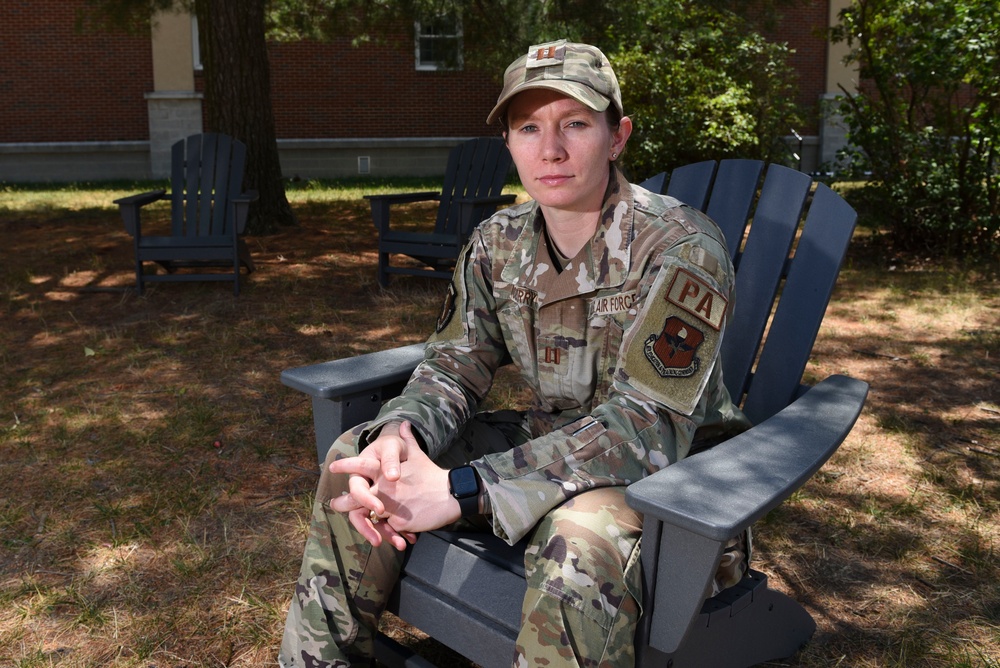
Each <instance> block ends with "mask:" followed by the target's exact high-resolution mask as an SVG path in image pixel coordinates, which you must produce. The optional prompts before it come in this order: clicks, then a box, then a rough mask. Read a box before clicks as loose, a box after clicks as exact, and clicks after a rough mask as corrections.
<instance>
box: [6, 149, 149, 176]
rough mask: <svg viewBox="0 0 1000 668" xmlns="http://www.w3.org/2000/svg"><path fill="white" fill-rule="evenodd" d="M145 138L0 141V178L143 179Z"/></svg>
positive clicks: (146, 153) (146, 160)
mask: <svg viewBox="0 0 1000 668" xmlns="http://www.w3.org/2000/svg"><path fill="white" fill-rule="evenodd" d="M150 178H152V177H151V175H150V171H149V142H148V141H97V142H25V143H16V144H14V143H0V181H7V182H11V183H36V182H37V183H50V182H58V183H67V182H73V181H110V180H145V179H150Z"/></svg>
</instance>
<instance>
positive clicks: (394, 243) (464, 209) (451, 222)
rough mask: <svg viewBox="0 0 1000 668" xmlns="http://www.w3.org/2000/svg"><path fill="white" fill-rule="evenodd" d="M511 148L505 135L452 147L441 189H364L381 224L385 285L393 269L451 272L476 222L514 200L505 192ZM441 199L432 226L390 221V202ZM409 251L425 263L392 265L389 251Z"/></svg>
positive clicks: (380, 268)
mask: <svg viewBox="0 0 1000 668" xmlns="http://www.w3.org/2000/svg"><path fill="white" fill-rule="evenodd" d="M510 163H511V158H510V152H509V151H507V146H506V145H505V144H504V143H503V141H502V140H501V139H498V138H495V137H480V138H477V139H470V140H468V141H466V142H463V143H461V144H459V145H458V146H456V147H455V148H453V149H452V150H451V152H450V153H449V154H448V164H447V167H446V171H445V177H444V186H443V187H442V189H441V192H440V193H437V192H419V193H399V194H395V195H366V196H365V199H367V200H368V201H369V202H370V203H371V208H372V222H373V223H374V224H375V229H377V230H378V282H379V285H381V286H382V287H385V286H387V285H388V283H389V274H410V275H413V276H433V277H434V278H445V279H447V278H451V272H452V269H453V268H454V267H455V260H456V259H457V258H458V254H459V252H460V251H461V250H462V247H463V246H464V245H465V242H466V240H467V239H468V238H469V234H470V233H471V232H472V228H473V227H475V226H476V225H477V224H479V223H480V222H481V221H483V220H485V219H486V218H488V217H489V216H491V215H492V214H493V212H495V211H496V210H497V207H499V206H500V205H501V204H511V203H513V202H514V199H515V196H514V195H501V194H500V192H501V190H503V186H504V183H505V181H506V179H507V173H508V171H510ZM429 200H437V201H438V202H439V204H438V210H437V220H436V222H435V224H434V230H433V231H432V232H406V231H402V230H398V229H396V230H394V229H392V228H391V226H390V219H389V212H390V207H391V206H392V205H396V204H409V203H412V202H423V201H429ZM394 254H402V255H408V256H409V257H412V258H414V259H416V260H418V261H419V262H421V263H422V264H423V265H424V266H420V267H412V266H399V265H396V266H393V265H391V264H390V256H392V255H394Z"/></svg>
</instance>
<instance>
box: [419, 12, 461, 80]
mask: <svg viewBox="0 0 1000 668" xmlns="http://www.w3.org/2000/svg"><path fill="white" fill-rule="evenodd" d="M415 28H416V30H415V32H416V35H417V39H416V58H417V69H418V70H460V69H462V20H461V19H460V18H458V17H457V16H448V15H441V16H436V17H434V18H432V19H430V20H424V21H417V22H416V25H415Z"/></svg>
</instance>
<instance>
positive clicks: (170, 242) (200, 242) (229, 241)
mask: <svg viewBox="0 0 1000 668" xmlns="http://www.w3.org/2000/svg"><path fill="white" fill-rule="evenodd" d="M232 247H233V237H232V236H230V235H218V236H206V237H147V236H143V237H142V238H141V239H140V241H139V248H142V249H147V248H151V249H153V248H164V249H166V248H170V249H174V248H227V249H228V248H232Z"/></svg>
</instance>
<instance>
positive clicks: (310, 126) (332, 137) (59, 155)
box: [0, 0, 852, 181]
mask: <svg viewBox="0 0 1000 668" xmlns="http://www.w3.org/2000/svg"><path fill="white" fill-rule="evenodd" d="M846 4H847V0H813V1H812V2H810V3H808V5H807V6H805V7H803V8H802V9H801V10H797V11H796V12H795V13H794V15H792V16H790V17H789V18H788V19H786V20H785V21H784V23H783V24H782V25H781V26H780V28H779V33H778V36H779V39H784V40H786V41H788V42H789V44H790V45H791V46H792V48H794V49H795V51H796V54H795V56H794V58H793V63H792V64H793V65H794V67H795V68H796V70H797V71H798V72H799V81H800V91H799V96H800V98H799V101H800V102H801V103H803V104H804V105H806V107H807V108H809V109H811V116H812V118H813V119H814V121H813V123H811V124H810V126H809V127H803V128H797V129H796V130H797V131H798V132H799V134H801V135H802V136H803V137H804V139H803V152H802V153H803V156H802V157H803V168H805V169H813V168H815V167H816V166H818V165H819V164H821V163H822V162H823V161H825V160H828V159H830V158H831V157H832V155H833V153H832V152H833V151H835V150H836V147H838V146H839V145H840V143H839V142H842V134H841V135H840V136H838V134H837V132H836V124H835V123H830V122H827V121H825V120H824V115H823V105H822V104H821V101H822V100H823V99H825V98H826V97H829V96H830V95H833V94H835V93H837V92H838V88H837V86H838V84H844V85H845V86H846V85H849V84H851V83H852V82H851V79H850V73H849V72H846V71H844V69H843V66H842V65H841V56H840V55H838V54H837V53H835V52H833V50H834V49H835V48H836V47H835V46H833V47H832V46H830V45H828V44H827V43H826V42H825V41H824V40H823V39H822V37H821V36H819V35H820V31H821V30H823V29H824V28H825V27H826V26H827V25H829V22H830V21H831V20H836V15H837V12H839V10H840V9H841V8H842V7H843V6H844V5H846ZM83 6H84V0H30V1H29V0H4V2H2V3H0V54H2V55H3V58H2V59H0V92H2V97H0V100H2V105H0V181H72V180H95V179H112V178H128V179H134V178H149V177H162V176H165V175H166V173H167V169H168V166H169V146H170V144H171V143H173V141H175V140H176V139H178V138H180V137H183V136H186V135H188V134H191V133H194V132H200V131H201V130H202V99H201V94H200V93H199V92H198V91H199V90H200V88H201V82H200V78H201V72H200V69H199V67H198V62H197V61H198V53H197V48H196V39H195V37H194V30H195V26H193V23H192V21H191V19H190V17H188V16H187V15H177V14H164V15H161V16H160V17H158V20H157V21H156V25H155V27H154V28H153V30H152V31H151V33H150V34H148V35H128V34H122V33H107V32H92V31H81V30H78V29H77V28H76V19H77V13H78V11H79V10H80V9H81V8H82V7H83ZM408 39H409V38H408V37H407V38H403V37H401V40H400V41H401V44H403V43H405V41H407V40H408ZM421 47H422V45H421V44H420V43H418V44H417V45H414V46H413V47H412V48H411V47H410V46H409V45H406V46H401V45H395V46H375V45H370V46H366V47H363V48H360V49H358V48H354V47H352V46H350V44H349V43H348V40H346V39H342V40H336V41H333V42H330V43H317V42H308V41H307V42H295V43H275V44H271V45H270V46H269V49H270V53H269V56H270V62H271V73H272V88H273V90H272V95H273V106H274V114H275V120H276V125H277V128H276V129H277V136H278V146H279V151H280V153H281V159H282V170H283V172H284V173H285V174H286V176H292V175H299V176H302V177H333V176H347V175H356V174H358V173H371V174H375V175H397V174H411V175H417V174H434V173H439V172H440V170H441V169H443V160H444V156H445V154H446V153H447V149H448V148H449V147H450V146H452V145H454V144H455V143H456V141H458V140H459V139H461V138H465V137H472V136H481V135H486V134H492V133H495V132H496V131H497V130H496V128H490V127H488V126H486V125H485V121H484V117H485V114H486V112H487V111H488V110H489V109H490V108H491V106H492V104H493V102H494V101H495V99H496V95H497V91H498V83H497V81H496V80H495V78H494V75H493V73H490V74H484V73H482V72H476V71H474V70H471V69H458V70H454V69H446V68H435V67H434V64H433V63H430V64H428V63H427V62H426V60H422V57H423V56H422V54H424V52H423V51H422V50H421ZM387 72H388V73H391V74H389V75H387V74H386V73H387ZM456 100H461V104H456V102H455V101H456Z"/></svg>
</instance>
